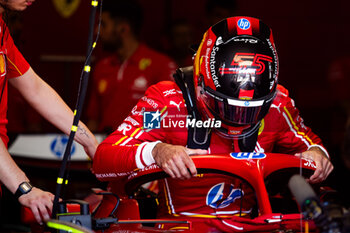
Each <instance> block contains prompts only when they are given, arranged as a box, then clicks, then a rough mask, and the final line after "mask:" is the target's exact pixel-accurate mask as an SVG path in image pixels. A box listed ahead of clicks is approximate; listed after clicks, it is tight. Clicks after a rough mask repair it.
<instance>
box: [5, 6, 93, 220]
mask: <svg viewBox="0 0 350 233" xmlns="http://www.w3.org/2000/svg"><path fill="white" fill-rule="evenodd" d="M33 2H34V1H33V0H0V14H1V16H2V17H3V15H4V14H6V12H7V11H23V10H25V9H26V8H27V7H28V6H30V5H31V4H33ZM2 17H1V18H0V137H1V140H0V161H1V162H0V181H1V183H2V184H4V185H5V186H6V187H7V188H8V190H9V191H10V192H12V193H13V194H14V195H15V196H16V197H17V198H18V201H19V202H20V203H21V204H22V205H24V206H26V207H29V208H30V209H31V210H32V212H33V214H34V216H35V218H36V220H37V221H38V222H39V223H42V221H43V220H47V219H49V218H50V212H51V210H52V201H53V197H54V195H53V194H52V193H49V192H45V191H43V190H41V189H39V188H37V187H33V186H32V185H31V184H30V181H29V178H28V177H27V175H26V174H25V173H24V172H23V171H22V170H21V169H20V168H19V167H18V166H17V164H16V163H15V162H14V160H13V159H12V157H11V155H10V154H9V152H8V150H7V143H8V136H7V129H6V124H7V118H6V112H7V100H8V89H7V87H8V83H9V84H11V85H12V86H13V87H15V88H16V89H17V90H18V91H19V92H20V93H21V94H22V95H23V97H24V99H26V101H27V102H28V103H29V104H30V105H31V106H32V107H33V108H34V109H35V110H37V111H38V112H39V113H40V114H41V115H42V116H43V117H44V118H46V119H47V120H48V121H49V122H51V123H52V124H54V125H55V126H56V127H57V128H59V129H60V130H61V131H62V132H64V133H66V134H69V133H70V131H71V128H72V122H73V112H72V111H71V109H70V108H69V107H68V106H67V105H66V104H65V102H64V101H63V100H62V99H61V97H60V96H59V95H58V94H57V93H56V91H54V90H53V89H52V88H51V87H50V86H49V85H48V84H47V83H46V82H45V81H43V80H42V79H41V78H40V77H39V76H38V75H37V74H36V73H35V72H34V70H33V69H32V68H31V67H30V65H29V64H28V63H27V61H26V60H25V59H24V57H23V56H22V54H21V53H20V52H19V50H18V49H17V48H16V46H15V45H14V43H13V39H12V37H11V35H10V33H9V29H8V27H7V26H6V23H5V22H4V20H3V18H2ZM75 140H76V141H77V142H78V143H80V144H81V145H82V146H84V149H85V151H86V153H87V154H88V155H89V157H90V158H91V159H92V158H93V156H94V154H95V151H96V148H97V144H98V142H97V140H96V138H95V137H94V135H93V134H92V133H91V132H90V131H89V130H88V128H87V127H86V126H85V125H84V124H83V123H82V122H79V125H78V126H77V132H76V136H75Z"/></svg>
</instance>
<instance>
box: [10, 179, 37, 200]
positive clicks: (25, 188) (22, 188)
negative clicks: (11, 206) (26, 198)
mask: <svg viewBox="0 0 350 233" xmlns="http://www.w3.org/2000/svg"><path fill="white" fill-rule="evenodd" d="M32 188H33V186H32V185H31V184H30V183H29V182H26V181H25V182H22V183H21V184H20V185H19V186H18V188H17V190H16V192H15V194H14V195H15V197H16V198H17V199H18V198H19V197H20V196H22V195H23V194H27V193H29V192H30V191H31V190H32Z"/></svg>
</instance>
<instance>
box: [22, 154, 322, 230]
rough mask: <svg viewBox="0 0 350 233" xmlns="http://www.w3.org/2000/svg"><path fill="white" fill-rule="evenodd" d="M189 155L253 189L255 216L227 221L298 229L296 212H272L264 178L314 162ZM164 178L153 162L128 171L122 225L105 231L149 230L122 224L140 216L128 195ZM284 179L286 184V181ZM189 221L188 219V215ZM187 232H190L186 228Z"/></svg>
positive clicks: (106, 204) (106, 205) (107, 207)
mask: <svg viewBox="0 0 350 233" xmlns="http://www.w3.org/2000/svg"><path fill="white" fill-rule="evenodd" d="M191 158H192V160H193V162H194V163H195V165H196V167H197V170H198V173H219V174H226V175H232V176H234V177H239V178H240V179H243V180H245V181H247V182H248V183H249V184H250V185H251V186H252V188H253V189H254V191H255V193H256V198H257V202H258V208H259V216H258V217H257V218H254V219H247V218H244V219H243V218H241V217H233V218H232V219H230V220H229V221H231V222H233V223H235V224H238V225H239V226H242V227H244V228H245V229H250V230H254V229H255V230H256V231H259V232H263V231H270V230H271V229H274V230H276V227H277V228H278V227H279V226H280V227H282V225H283V228H284V229H296V228H297V229H300V216H301V215H300V214H298V213H295V214H281V213H273V212H272V208H271V203H270V199H269V193H268V191H267V189H266V185H265V181H266V179H269V177H271V176H272V175H273V174H274V173H275V172H279V171H283V170H289V171H290V176H292V175H293V174H299V173H302V174H304V175H305V174H306V176H309V175H310V174H312V173H313V171H314V170H315V168H316V164H315V162H313V161H311V160H307V159H303V158H302V159H300V158H299V157H296V156H293V155H285V154H274V153H231V154H218V155H195V156H191ZM165 177H168V176H167V175H166V174H165V173H164V172H163V171H162V169H160V168H159V167H158V166H156V165H151V166H149V167H146V168H145V169H142V170H139V171H137V172H134V173H132V174H131V175H130V176H129V177H128V178H127V180H126V181H125V184H124V185H125V186H124V187H125V188H124V189H123V190H122V191H121V192H120V193H119V194H118V195H119V198H120V203H119V207H118V209H117V212H116V216H117V217H118V219H119V221H120V223H123V224H117V225H113V226H111V228H110V229H109V230H107V231H105V232H115V231H119V230H121V229H123V230H131V229H138V231H140V232H149V231H150V229H149V228H147V229H146V228H145V229H144V230H145V231H142V229H143V227H142V226H141V224H126V223H127V222H128V221H130V220H137V219H140V215H139V212H138V204H137V201H136V200H134V199H132V198H131V197H132V196H133V193H134V191H135V190H136V189H137V188H138V187H139V186H140V185H141V184H143V183H145V182H148V181H151V180H156V179H162V178H165ZM285 182H286V183H287V182H288V180H286V181H285ZM121 187H122V185H121ZM114 205H115V201H113V200H112V199H108V198H106V197H104V200H103V201H102V204H101V206H100V208H99V209H98V211H97V212H96V215H95V216H96V217H99V218H101V217H107V216H108V214H109V213H110V211H111V209H112V208H113V206H114ZM30 214H31V213H29V212H28V211H27V212H26V213H25V215H23V216H24V218H23V220H24V221H25V222H27V223H28V222H30V221H32V220H34V218H33V217H32V219H30V218H28V216H29V215H30ZM175 220H184V217H181V218H176V219H175ZM189 220H190V221H191V219H190V218H189ZM34 221H35V220H34ZM197 221H198V220H195V221H194V223H195V222H197ZM203 221H205V220H203ZM214 221H218V223H217V224H222V223H221V222H220V221H221V220H214ZM32 222H33V221H32ZM282 223H283V224H282ZM185 225H186V224H185ZM188 225H191V224H188ZM195 227H196V225H195V224H193V229H192V230H193V232H196V229H195ZM310 228H311V229H312V228H314V225H313V223H311V225H310ZM153 230H156V229H153ZM182 230H183V228H182ZM157 231H158V230H157ZM189 232H192V231H191V230H190V229H189Z"/></svg>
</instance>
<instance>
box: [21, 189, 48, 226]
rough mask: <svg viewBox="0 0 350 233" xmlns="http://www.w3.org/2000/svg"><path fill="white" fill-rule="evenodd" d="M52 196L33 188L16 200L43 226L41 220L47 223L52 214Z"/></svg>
mask: <svg viewBox="0 0 350 233" xmlns="http://www.w3.org/2000/svg"><path fill="white" fill-rule="evenodd" d="M53 199H54V195H53V194H52V193H49V192H45V191H43V190H41V189H38V188H36V187H33V189H32V190H31V191H30V192H29V193H27V194H24V195H22V196H20V197H19V198H18V201H19V202H20V203H21V204H22V205H24V206H26V207H29V208H30V209H31V210H32V212H33V214H34V217H35V219H36V221H37V222H38V223H39V224H43V220H44V221H47V220H49V219H50V214H51V212H52V205H53Z"/></svg>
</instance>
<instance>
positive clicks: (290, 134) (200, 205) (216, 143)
mask: <svg viewBox="0 0 350 233" xmlns="http://www.w3.org/2000/svg"><path fill="white" fill-rule="evenodd" d="M145 111H147V112H148V111H152V112H156V111H159V113H161V117H162V118H163V121H165V123H164V124H161V128H160V129H144V128H143V112H145ZM186 116H187V110H186V107H185V105H184V100H183V97H182V94H181V91H180V89H179V88H178V87H177V85H176V84H175V83H174V82H170V81H165V82H160V83H158V84H156V85H153V86H151V87H150V88H149V89H148V90H147V92H146V94H145V96H144V97H142V98H141V99H140V101H139V102H138V103H137V105H136V106H135V107H134V108H133V109H132V111H131V113H130V115H129V116H128V117H127V118H126V119H125V120H124V122H123V123H122V124H121V125H120V126H119V128H118V129H117V130H116V131H115V132H113V133H112V134H111V135H110V136H109V137H107V138H106V139H105V140H104V141H103V142H102V143H101V144H100V145H99V147H98V149H97V152H96V154H95V157H94V163H93V170H94V173H95V174H96V176H97V178H99V179H100V180H104V181H112V182H111V188H112V191H114V192H118V191H119V192H120V186H116V188H115V189H114V187H113V180H116V178H118V177H120V178H121V179H123V177H124V178H126V177H127V175H128V174H130V173H131V172H132V171H134V170H135V169H136V170H137V169H142V168H144V167H145V166H148V165H150V164H152V163H154V160H153V157H152V154H151V151H152V149H153V146H154V144H155V142H156V141H161V142H164V143H169V144H173V145H182V146H186V143H187V129H186V128H182V129H180V128H179V127H169V121H170V120H172V121H176V120H185V119H186ZM164 126H166V127H164ZM232 144H233V141H232V139H225V138H222V137H220V136H218V135H217V134H216V133H215V130H214V131H213V132H212V137H211V142H210V146H209V149H208V151H209V154H217V153H227V154H228V153H230V152H238V151H233V147H232ZM313 146H317V147H320V148H321V149H322V150H323V151H325V153H326V154H327V151H326V150H325V149H324V148H323V146H322V142H321V140H320V138H319V137H318V136H316V135H315V134H314V133H313V132H312V131H311V130H310V128H308V127H307V126H305V125H304V123H303V120H302V118H301V117H300V116H299V111H298V109H297V108H296V107H295V106H294V101H293V100H292V99H291V98H290V97H289V96H288V91H287V90H286V89H285V88H283V87H282V86H280V85H279V86H278V94H277V96H276V98H275V99H274V101H273V104H272V105H271V108H270V110H269V113H268V114H267V115H266V117H265V118H264V119H263V121H262V124H261V126H260V129H259V135H258V141H257V144H256V148H255V152H276V153H277V152H279V153H285V154H295V153H298V152H303V151H305V150H307V149H309V148H310V147H313ZM327 155H328V154H327ZM240 187H242V190H243V194H242V193H241V192H239V191H237V190H236V189H238V188H240ZM118 189H119V190H118ZM219 189H221V190H222V193H223V197H222V198H221V199H219V200H218V199H215V197H217V195H215V194H217V192H218V191H217V190H219ZM159 190H160V193H159V201H160V205H159V207H158V214H159V216H160V217H174V216H175V217H176V216H192V217H194V216H201V217H203V216H210V217H213V216H220V217H222V216H232V215H234V214H235V213H237V212H238V211H239V209H240V203H241V202H240V200H241V197H242V195H243V196H244V201H243V209H242V210H243V213H250V211H251V210H252V209H251V208H252V206H253V205H254V203H255V196H254V194H253V193H252V190H250V189H249V188H248V186H247V185H246V184H245V183H243V182H242V181H241V180H238V179H233V178H229V177H225V176H223V175H214V174H204V175H200V176H198V177H194V178H191V179H190V180H186V181H183V180H177V179H171V178H167V179H164V180H162V181H160V187H159ZM215 190H216V191H215ZM225 198H226V199H225Z"/></svg>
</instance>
